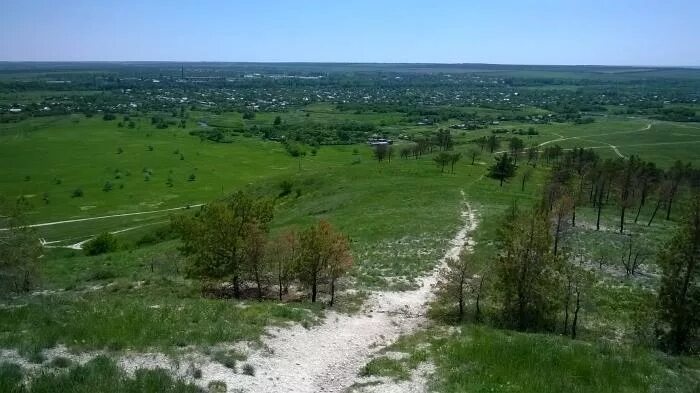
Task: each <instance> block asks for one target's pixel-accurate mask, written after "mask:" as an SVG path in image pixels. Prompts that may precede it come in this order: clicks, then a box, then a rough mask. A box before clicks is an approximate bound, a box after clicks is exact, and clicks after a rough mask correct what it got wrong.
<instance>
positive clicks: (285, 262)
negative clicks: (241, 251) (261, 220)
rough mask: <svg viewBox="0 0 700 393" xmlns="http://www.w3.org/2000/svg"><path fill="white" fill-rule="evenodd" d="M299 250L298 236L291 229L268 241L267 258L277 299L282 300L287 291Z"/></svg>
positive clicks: (297, 260)
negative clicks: (275, 282) (273, 276)
mask: <svg viewBox="0 0 700 393" xmlns="http://www.w3.org/2000/svg"><path fill="white" fill-rule="evenodd" d="M300 250H301V247H300V245H299V237H298V236H297V234H296V233H295V232H293V231H288V232H284V233H282V234H281V235H280V236H278V237H277V238H275V239H273V240H272V241H270V242H268V245H267V259H268V260H269V261H270V263H269V265H270V266H271V267H272V269H273V272H274V275H275V279H276V281H277V289H278V291H277V296H278V298H279V300H282V296H283V295H284V294H286V293H287V292H288V291H289V285H290V283H291V281H292V278H293V277H294V269H295V268H296V265H297V263H299V257H300Z"/></svg>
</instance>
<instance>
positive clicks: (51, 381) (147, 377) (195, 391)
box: [0, 356, 201, 393]
mask: <svg viewBox="0 0 700 393" xmlns="http://www.w3.org/2000/svg"><path fill="white" fill-rule="evenodd" d="M27 379H28V380H27V383H26V384H22V383H21V381H22V374H21V371H20V370H18V368H17V367H15V366H12V365H10V366H8V365H7V364H3V365H0V391H3V392H16V393H44V392H46V393H49V392H75V393H89V392H104V393H144V392H152V393H156V392H167V393H201V390H200V389H199V388H197V387H196V386H194V385H192V384H188V383H186V382H184V381H181V380H173V378H172V377H171V376H170V374H169V373H168V372H167V371H166V370H163V369H155V370H137V371H136V372H135V374H134V376H133V377H129V376H128V375H127V374H126V373H125V372H124V371H122V370H121V369H120V368H119V366H117V365H116V364H115V363H114V361H113V360H111V359H108V358H107V357H105V356H100V357H97V358H95V359H93V360H91V361H89V362H87V363H86V364H84V365H82V366H75V367H72V368H70V369H69V370H68V371H65V372H58V373H51V372H43V373H39V374H36V375H30V376H28V377H27Z"/></svg>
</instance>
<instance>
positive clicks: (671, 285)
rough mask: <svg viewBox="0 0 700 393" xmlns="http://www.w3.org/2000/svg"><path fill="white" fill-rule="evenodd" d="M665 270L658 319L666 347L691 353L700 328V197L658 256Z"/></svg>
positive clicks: (659, 299) (660, 292)
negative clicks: (661, 324) (661, 326)
mask: <svg viewBox="0 0 700 393" xmlns="http://www.w3.org/2000/svg"><path fill="white" fill-rule="evenodd" d="M659 264H660V265H661V269H662V278H661V288H660V289H659V295H658V305H659V318H660V320H661V322H662V323H663V335H664V337H663V340H664V342H663V344H664V346H665V347H666V348H667V349H668V350H670V351H671V352H675V353H682V352H691V351H692V350H693V349H694V347H695V345H694V344H695V342H696V340H697V337H698V329H699V328H700V287H699V285H700V196H699V195H696V196H695V199H694V201H693V204H692V207H691V209H690V210H689V212H688V215H687V217H686V218H685V223H684V224H683V226H682V227H681V228H680V229H679V230H678V231H677V232H676V234H675V236H674V237H673V239H672V240H671V241H670V242H669V243H668V244H666V245H665V246H664V247H663V249H662V250H661V252H660V254H659Z"/></svg>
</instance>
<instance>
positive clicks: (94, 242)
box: [83, 232, 117, 255]
mask: <svg viewBox="0 0 700 393" xmlns="http://www.w3.org/2000/svg"><path fill="white" fill-rule="evenodd" d="M116 249H117V239H116V238H115V237H114V235H112V234H111V233H107V232H105V233H103V234H101V235H99V236H97V237H95V238H93V239H91V240H89V241H88V242H86V243H85V244H84V245H83V250H85V254H87V255H99V254H105V253H108V252H112V251H115V250H116Z"/></svg>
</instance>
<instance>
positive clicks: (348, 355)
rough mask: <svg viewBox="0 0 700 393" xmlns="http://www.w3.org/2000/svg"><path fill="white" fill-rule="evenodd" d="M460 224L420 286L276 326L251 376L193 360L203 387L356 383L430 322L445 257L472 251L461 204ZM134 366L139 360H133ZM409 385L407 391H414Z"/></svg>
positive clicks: (471, 225) (314, 387)
mask: <svg viewBox="0 0 700 393" xmlns="http://www.w3.org/2000/svg"><path fill="white" fill-rule="evenodd" d="M462 218H463V220H464V222H463V225H462V226H461V228H460V229H459V231H458V232H457V234H456V235H455V236H454V238H453V239H452V240H451V241H450V246H449V249H448V250H447V252H446V253H445V255H444V256H443V257H442V259H441V260H440V261H439V263H438V265H437V266H436V267H435V269H434V270H433V271H432V273H431V274H430V275H428V276H425V277H423V278H422V279H420V280H419V283H420V287H419V288H418V289H416V290H412V291H403V292H373V293H371V295H370V296H369V298H368V300H367V302H366V303H365V304H364V306H363V309H362V311H361V312H359V313H358V314H356V315H343V314H338V313H335V312H328V313H327V315H326V318H324V320H323V322H322V323H321V324H320V325H318V326H314V327H311V328H309V329H306V328H304V327H302V326H299V325H295V326H293V327H290V328H274V329H270V330H269V331H268V333H269V335H268V336H267V337H265V338H264V339H263V344H264V345H263V347H264V348H265V349H264V350H258V351H256V352H253V353H251V354H250V355H249V357H248V359H247V360H246V361H245V363H248V364H250V365H252V366H253V367H254V368H255V375H254V376H250V375H245V374H243V373H242V372H241V367H240V366H239V367H237V368H238V370H237V373H234V372H232V370H230V369H227V368H225V367H224V366H222V365H221V364H219V363H216V362H211V361H204V362H201V363H200V362H197V363H199V364H197V366H198V367H200V368H201V370H202V379H200V380H198V381H197V383H198V384H201V385H202V386H206V385H207V384H208V383H209V382H210V381H214V380H218V381H223V382H225V383H226V385H227V387H228V390H229V391H242V392H300V393H304V392H342V391H344V390H346V389H348V388H349V387H351V385H352V384H353V383H354V381H355V380H356V378H357V375H358V372H359V371H360V369H361V368H362V367H363V366H364V365H365V364H366V363H367V362H368V361H369V360H370V359H371V356H372V355H373V354H376V353H377V352H378V351H380V350H381V349H383V348H385V347H386V346H388V345H390V344H391V343H393V342H394V341H395V340H396V339H397V338H398V337H399V336H401V335H404V334H408V333H411V332H413V331H415V330H416V329H418V328H420V327H423V326H425V325H426V324H427V323H428V320H427V318H426V315H425V314H426V310H427V306H426V303H428V302H429V301H430V300H431V299H432V297H433V287H434V285H435V283H436V282H437V279H438V271H439V269H440V268H441V267H442V266H443V265H444V263H445V261H446V260H447V259H449V258H457V257H458V256H459V254H460V252H461V251H462V249H463V248H465V247H472V245H473V243H472V241H471V240H470V239H469V234H470V232H472V231H473V230H474V229H475V228H476V226H477V217H476V212H475V211H474V210H473V209H472V208H471V206H470V205H469V203H466V202H465V203H464V210H463V211H462ZM136 363H138V362H136ZM414 388H415V386H411V390H410V391H414Z"/></svg>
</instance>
